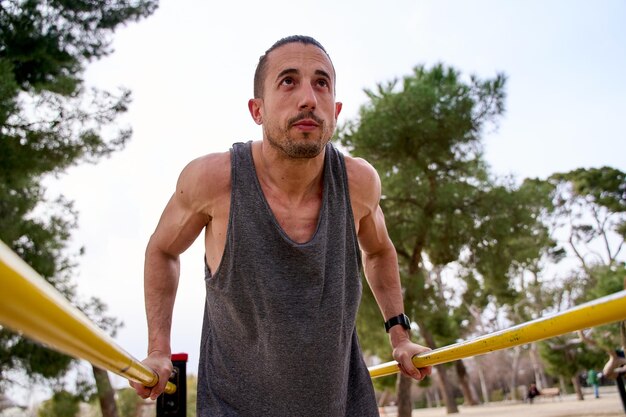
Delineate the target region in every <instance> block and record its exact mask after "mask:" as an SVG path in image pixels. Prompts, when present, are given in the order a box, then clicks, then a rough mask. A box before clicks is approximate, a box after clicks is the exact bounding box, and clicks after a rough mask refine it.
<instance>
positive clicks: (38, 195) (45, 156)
mask: <svg viewBox="0 0 626 417" xmlns="http://www.w3.org/2000/svg"><path fill="white" fill-rule="evenodd" d="M156 7H157V0H135V1H129V0H117V1H109V0H63V1H60V0H0V239H2V240H3V241H4V242H5V243H6V244H7V245H9V246H10V247H11V248H12V249H13V250H14V251H15V252H16V253H17V254H18V255H19V256H21V257H22V258H23V259H24V260H25V261H26V262H27V263H28V264H30V265H31V266H32V267H33V268H34V269H35V270H37V271H38V272H39V273H40V274H41V275H42V276H43V277H44V278H45V279H46V280H48V281H49V282H50V283H52V284H53V285H54V286H55V287H56V288H57V289H58V290H60V291H61V292H62V293H63V294H64V295H65V296H66V297H68V298H69V299H70V300H73V301H75V291H74V285H73V284H72V282H71V277H72V273H73V271H74V268H75V267H76V255H79V254H68V253H67V246H68V240H69V238H70V234H71V231H72V230H73V229H74V228H75V227H76V225H77V220H76V219H77V213H76V212H75V211H74V210H73V208H72V202H71V201H68V200H67V199H65V198H64V197H63V196H58V197H56V198H52V199H50V198H47V197H46V195H45V191H46V190H45V189H44V187H43V186H42V185H41V179H42V178H43V177H44V176H46V175H58V174H60V173H62V172H63V171H64V170H66V169H67V168H68V167H71V166H74V165H77V164H80V163H85V162H89V163H95V162H96V161H98V160H99V159H100V158H102V157H106V156H108V155H110V154H111V153H113V152H115V151H117V150H120V149H122V148H123V147H124V145H125V143H126V142H127V141H128V139H129V138H130V135H131V130H130V129H129V128H122V129H120V130H119V131H117V132H115V131H114V130H113V123H114V122H115V121H116V120H117V118H118V116H119V115H121V114H123V113H124V112H125V111H126V110H127V106H128V104H129V102H130V92H129V91H126V90H120V91H119V92H117V93H111V92H108V91H101V90H97V89H93V88H92V89H89V88H87V87H86V86H85V85H84V84H83V80H82V79H81V76H82V73H83V70H84V68H85V66H86V65H87V64H88V63H89V62H90V61H92V60H95V59H99V58H101V57H103V56H105V55H107V54H109V53H110V52H111V47H110V45H111V39H112V35H113V32H114V31H115V30H116V29H117V28H118V27H119V26H120V25H123V24H125V23H127V22H131V21H136V20H138V19H140V18H143V17H146V16H148V15H150V14H151V13H153V12H154V10H155V9H156ZM0 358H2V361H1V365H0V390H2V388H3V387H4V386H5V385H6V383H7V382H9V381H7V380H6V378H7V376H6V375H7V372H8V371H9V370H11V369H20V368H23V369H25V370H26V373H27V374H28V375H29V376H31V377H34V378H58V377H60V376H61V375H62V374H63V373H64V372H65V371H66V370H67V368H68V367H69V366H70V363H71V359H70V358H68V357H66V356H64V355H61V354H58V353H56V352H52V351H49V350H47V349H45V348H43V347H41V346H39V345H37V344H35V343H32V342H30V341H28V340H26V339H24V338H22V337H21V336H19V335H17V334H15V333H12V332H10V331H9V330H8V329H5V328H0Z"/></svg>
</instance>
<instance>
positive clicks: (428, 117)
mask: <svg viewBox="0 0 626 417" xmlns="http://www.w3.org/2000/svg"><path fill="white" fill-rule="evenodd" d="M504 83H505V77H504V76H503V75H498V76H497V77H496V78H495V79H493V80H487V81H481V80H479V79H478V78H477V77H474V76H472V77H470V79H469V82H467V83H466V82H463V81H462V80H461V77H460V74H459V73H458V72H457V71H455V70H454V69H452V68H445V67H444V66H443V65H436V66H434V67H433V68H432V69H430V70H428V69H426V68H425V67H423V66H419V67H416V68H415V69H414V71H413V74H411V75H410V76H407V77H404V79H403V80H402V83H401V84H399V83H398V82H397V80H396V81H393V82H390V83H387V84H385V85H382V84H379V85H378V88H377V91H375V92H374V91H366V93H367V95H368V97H369V100H370V102H369V103H368V104H367V105H364V106H362V107H361V109H360V112H359V118H358V120H357V121H355V122H349V123H348V124H347V125H346V126H344V127H342V129H341V130H340V133H339V138H340V140H341V143H342V144H343V145H344V146H346V147H347V148H348V150H349V151H350V153H351V154H353V155H354V156H363V157H365V158H366V159H368V160H369V161H370V162H371V163H372V164H373V165H374V167H375V168H376V169H377V171H378V172H379V174H380V177H381V181H382V183H383V192H384V195H383V198H382V201H381V205H382V206H383V210H384V211H385V216H386V219H387V220H386V221H387V226H388V229H389V232H390V235H391V238H392V240H393V242H394V245H395V247H396V251H397V253H398V255H399V261H400V268H401V274H402V280H403V287H404V295H405V308H406V309H407V312H408V313H409V314H410V315H411V317H412V318H413V319H414V320H415V321H416V323H417V325H418V327H419V333H420V335H421V336H422V337H423V339H424V340H425V343H426V344H427V345H428V346H430V347H433V348H434V347H436V346H437V345H442V344H448V343H449V342H451V341H453V340H454V339H455V338H456V337H457V336H458V333H457V326H456V325H455V323H454V321H453V317H452V315H451V312H450V309H449V308H448V306H447V304H446V296H445V294H444V287H443V285H442V272H443V267H444V266H445V265H447V264H449V263H451V262H453V261H455V260H457V259H458V258H459V256H460V252H461V250H462V248H463V247H464V246H465V245H466V244H467V241H468V240H469V236H468V232H469V231H471V230H472V229H473V222H474V219H473V218H472V217H471V216H467V215H466V213H467V212H466V211H465V210H466V208H467V206H468V205H470V204H471V203H472V201H474V200H475V199H476V198H477V192H478V191H479V190H480V189H481V184H485V183H486V182H487V180H488V176H487V173H486V169H485V166H484V163H483V161H482V152H481V146H480V135H481V131H482V129H483V126H484V125H485V124H487V123H490V122H493V121H494V120H495V118H496V117H497V116H498V115H500V114H501V113H502V112H503V109H504V91H503V88H504ZM437 375H438V381H439V385H440V389H441V391H442V394H443V396H444V400H445V402H446V407H447V409H448V412H449V413H452V412H458V409H457V407H456V403H455V401H454V398H453V394H452V389H451V387H450V385H449V384H448V382H447V376H446V367H445V366H443V365H442V366H438V367H437ZM398 396H399V415H400V416H402V417H404V416H409V415H410V413H411V403H410V381H408V380H407V379H405V378H403V377H399V388H398Z"/></svg>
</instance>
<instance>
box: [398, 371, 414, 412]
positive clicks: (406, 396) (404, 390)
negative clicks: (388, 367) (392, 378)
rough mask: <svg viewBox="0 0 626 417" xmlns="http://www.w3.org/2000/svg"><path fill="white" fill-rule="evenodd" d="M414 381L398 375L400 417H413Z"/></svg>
mask: <svg viewBox="0 0 626 417" xmlns="http://www.w3.org/2000/svg"><path fill="white" fill-rule="evenodd" d="M412 383H413V380H412V379H411V378H409V377H408V376H404V375H403V374H398V417H411V413H413V404H411V385H413V384H412Z"/></svg>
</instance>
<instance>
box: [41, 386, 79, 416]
mask: <svg viewBox="0 0 626 417" xmlns="http://www.w3.org/2000/svg"><path fill="white" fill-rule="evenodd" d="M78 403H79V399H78V398H77V397H76V396H75V395H72V394H71V393H69V392H67V391H59V392H56V393H54V395H53V396H52V398H50V399H49V400H47V401H44V402H43V403H42V404H41V406H40V407H39V411H38V413H37V415H38V416H39V417H74V416H75V415H76V414H77V413H78V410H79V405H78Z"/></svg>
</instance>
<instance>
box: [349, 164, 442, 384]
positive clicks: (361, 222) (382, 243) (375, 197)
mask: <svg viewBox="0 0 626 417" xmlns="http://www.w3.org/2000/svg"><path fill="white" fill-rule="evenodd" d="M346 166H347V168H348V174H349V179H350V178H351V179H350V182H349V184H350V194H351V198H352V204H353V211H354V215H355V222H356V223H357V233H358V239H359V245H360V247H361V251H362V254H363V267H364V270H365V276H366V278H367V282H368V284H369V286H370V288H371V290H372V293H373V294H374V297H375V299H376V302H377V304H378V306H379V308H380V311H381V313H382V315H383V318H384V320H385V321H386V320H388V319H390V318H392V317H395V316H398V315H399V314H402V313H404V302H403V299H402V285H401V283H400V273H399V269H398V257H397V254H396V250H395V247H394V246H393V243H392V242H391V239H390V238H389V234H388V232H387V227H386V225H385V218H384V215H383V212H382V209H381V208H380V204H379V202H380V196H381V185H380V178H379V177H378V174H377V173H376V171H375V170H374V168H373V167H371V166H370V165H369V164H368V163H367V162H365V161H363V160H360V159H347V161H346ZM381 330H382V326H381ZM389 338H390V342H391V346H392V348H393V356H394V358H395V359H396V360H397V361H398V363H400V365H401V369H402V372H403V373H405V374H406V375H408V376H411V377H413V378H416V379H422V378H424V377H425V376H426V375H429V374H430V373H431V370H432V368H431V367H427V368H421V369H419V370H418V369H416V368H415V367H414V366H413V364H412V362H411V358H412V357H413V356H415V355H416V354H418V353H422V352H424V351H427V350H429V349H428V348H425V347H423V346H420V345H417V344H415V343H412V342H411V340H410V337H409V333H408V332H407V331H405V330H404V329H403V328H402V327H401V326H394V327H392V328H391V329H390V331H389Z"/></svg>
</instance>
